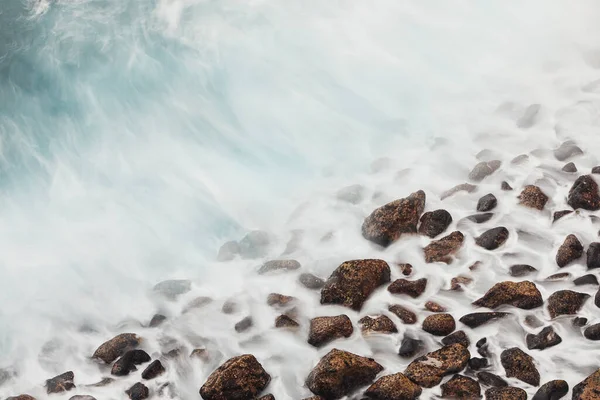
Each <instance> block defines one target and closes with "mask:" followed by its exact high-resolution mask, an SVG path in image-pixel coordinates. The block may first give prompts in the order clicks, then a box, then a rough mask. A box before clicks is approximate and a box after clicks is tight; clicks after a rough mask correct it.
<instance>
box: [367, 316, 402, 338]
mask: <svg viewBox="0 0 600 400" xmlns="http://www.w3.org/2000/svg"><path fill="white" fill-rule="evenodd" d="M358 323H359V324H361V326H360V329H361V331H362V333H363V334H367V333H374V332H378V333H396V332H398V328H396V325H395V324H394V322H393V321H392V320H391V319H389V318H388V317H386V316H385V315H379V316H377V317H375V318H371V317H368V316H367V317H363V318H361V319H360V320H359V321H358Z"/></svg>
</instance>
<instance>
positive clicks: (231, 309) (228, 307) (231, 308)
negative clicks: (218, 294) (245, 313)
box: [221, 299, 239, 314]
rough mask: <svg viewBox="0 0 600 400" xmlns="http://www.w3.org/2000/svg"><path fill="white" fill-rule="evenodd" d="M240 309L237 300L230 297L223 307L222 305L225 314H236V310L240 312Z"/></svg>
mask: <svg viewBox="0 0 600 400" xmlns="http://www.w3.org/2000/svg"><path fill="white" fill-rule="evenodd" d="M238 309H239V305H238V303H237V301H235V300H234V299H228V300H225V302H224V303H223V307H221V312H222V313H223V314H235V313H236V312H238Z"/></svg>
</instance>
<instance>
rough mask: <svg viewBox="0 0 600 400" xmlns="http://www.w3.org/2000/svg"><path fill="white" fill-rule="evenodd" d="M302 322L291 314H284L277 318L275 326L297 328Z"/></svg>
mask: <svg viewBox="0 0 600 400" xmlns="http://www.w3.org/2000/svg"><path fill="white" fill-rule="evenodd" d="M299 326H300V324H299V323H297V322H296V321H294V319H293V318H291V317H290V316H289V315H285V314H282V315H280V316H278V317H277V318H275V328H297V327H299Z"/></svg>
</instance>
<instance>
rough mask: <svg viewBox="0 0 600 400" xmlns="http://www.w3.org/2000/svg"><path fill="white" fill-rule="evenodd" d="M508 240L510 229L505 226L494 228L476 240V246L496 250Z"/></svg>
mask: <svg viewBox="0 0 600 400" xmlns="http://www.w3.org/2000/svg"><path fill="white" fill-rule="evenodd" d="M507 239H508V229H506V228H505V227H503V226H499V227H497V228H492V229H490V230H487V231H485V232H483V234H481V236H479V237H478V238H477V239H475V244H477V245H478V246H481V247H483V248H484V249H487V250H495V249H497V248H498V247H500V246H502V245H503V244H504V243H505V242H506V240H507Z"/></svg>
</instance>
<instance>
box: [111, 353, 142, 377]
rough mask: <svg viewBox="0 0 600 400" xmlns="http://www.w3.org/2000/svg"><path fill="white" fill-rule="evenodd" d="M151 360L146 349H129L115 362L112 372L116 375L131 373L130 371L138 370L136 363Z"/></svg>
mask: <svg viewBox="0 0 600 400" xmlns="http://www.w3.org/2000/svg"><path fill="white" fill-rule="evenodd" d="M150 360H151V358H150V356H149V355H148V353H146V352H145V351H144V350H129V351H127V352H126V353H125V354H123V356H122V357H121V358H119V359H118V360H117V361H116V362H115V363H114V364H113V366H112V369H111V371H110V373H111V374H112V375H115V376H125V375H129V373H130V372H132V371H136V370H137V368H136V367H135V366H136V365H140V364H143V363H146V362H148V361H150Z"/></svg>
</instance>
